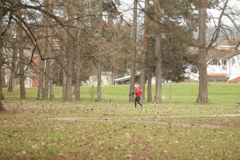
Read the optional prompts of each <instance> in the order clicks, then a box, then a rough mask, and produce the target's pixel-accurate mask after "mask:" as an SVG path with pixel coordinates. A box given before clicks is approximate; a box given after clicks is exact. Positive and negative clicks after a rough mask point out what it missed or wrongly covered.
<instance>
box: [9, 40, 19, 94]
mask: <svg viewBox="0 0 240 160" xmlns="http://www.w3.org/2000/svg"><path fill="white" fill-rule="evenodd" d="M16 58H17V47H16V42H14V43H13V52H12V63H11V74H10V78H9V82H8V92H13V88H14V86H15V72H16V60H17V59H16Z"/></svg>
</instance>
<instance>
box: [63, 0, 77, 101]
mask: <svg viewBox="0 0 240 160" xmlns="http://www.w3.org/2000/svg"><path fill="white" fill-rule="evenodd" d="M73 7H74V2H73V0H69V3H68V8H67V9H68V21H69V22H68V26H69V29H68V30H69V33H70V34H69V35H68V42H67V44H68V45H67V48H68V49H67V51H68V53H67V74H68V76H67V83H66V95H65V96H66V97H65V101H72V86H73V85H72V79H73V55H74V39H73V37H72V36H73V35H74V34H75V29H74V27H73V26H74V21H73V19H74V12H73ZM71 35H72V36H71Z"/></svg>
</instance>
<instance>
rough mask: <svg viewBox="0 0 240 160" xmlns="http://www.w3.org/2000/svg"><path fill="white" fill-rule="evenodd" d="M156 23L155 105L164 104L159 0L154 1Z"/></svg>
mask: <svg viewBox="0 0 240 160" xmlns="http://www.w3.org/2000/svg"><path fill="white" fill-rule="evenodd" d="M153 5H154V21H155V59H156V60H155V75H156V90H155V103H161V102H162V55H161V52H160V51H161V31H160V25H159V23H157V22H158V21H159V18H160V16H159V15H160V14H159V13H160V12H161V8H160V5H159V4H158V0H154V4H153Z"/></svg>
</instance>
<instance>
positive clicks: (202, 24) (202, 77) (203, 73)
mask: <svg viewBox="0 0 240 160" xmlns="http://www.w3.org/2000/svg"><path fill="white" fill-rule="evenodd" d="M202 3H204V4H203V5H200V6H199V38H198V54H199V66H198V67H199V93H198V98H197V101H196V102H197V103H208V102H209V100H208V86H207V63H206V56H207V53H206V18H207V11H206V5H207V0H204V1H203V2H202Z"/></svg>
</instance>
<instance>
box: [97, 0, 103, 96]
mask: <svg viewBox="0 0 240 160" xmlns="http://www.w3.org/2000/svg"><path fill="white" fill-rule="evenodd" d="M102 3H103V1H102V0H99V28H98V38H99V46H98V47H99V53H100V56H99V57H98V74H97V100H98V101H101V100H102V93H101V81H102V79H101V74H102V73H101V72H102V70H101V59H102V58H101V55H102V54H101V52H102V49H101V44H102V43H101V42H102V25H103V23H102V14H103V13H102V11H103V7H102Z"/></svg>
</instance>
